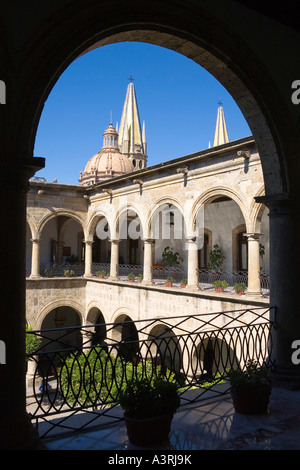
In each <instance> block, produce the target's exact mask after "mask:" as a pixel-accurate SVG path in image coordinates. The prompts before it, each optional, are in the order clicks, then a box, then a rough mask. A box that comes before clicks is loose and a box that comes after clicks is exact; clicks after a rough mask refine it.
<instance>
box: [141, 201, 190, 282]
mask: <svg viewBox="0 0 300 470" xmlns="http://www.w3.org/2000/svg"><path fill="white" fill-rule="evenodd" d="M149 225H150V226H149V232H150V237H151V239H153V240H154V244H153V256H152V259H153V277H155V278H158V279H159V278H163V279H166V278H167V279H168V278H170V279H171V278H172V279H173V280H174V281H175V282H176V281H180V280H181V279H182V278H186V277H187V261H188V257H187V250H186V236H187V231H186V223H185V217H184V214H183V211H182V208H181V207H180V206H179V205H178V204H175V203H173V202H170V201H165V202H164V201H160V202H158V203H157V204H156V207H155V208H154V210H153V211H152V213H151V217H150V222H149Z"/></svg>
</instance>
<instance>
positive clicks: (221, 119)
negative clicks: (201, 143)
mask: <svg viewBox="0 0 300 470" xmlns="http://www.w3.org/2000/svg"><path fill="white" fill-rule="evenodd" d="M218 104H219V108H218V114H217V123H216V130H215V137H214V144H213V146H214V147H216V146H217V145H222V144H226V143H227V142H229V138H228V133H227V128H226V122H225V116H224V110H223V107H222V102H221V101H219V103H218Z"/></svg>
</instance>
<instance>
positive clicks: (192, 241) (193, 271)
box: [186, 237, 199, 291]
mask: <svg viewBox="0 0 300 470" xmlns="http://www.w3.org/2000/svg"><path fill="white" fill-rule="evenodd" d="M187 243H188V283H187V286H186V289H189V290H193V291H198V290H199V286H198V283H199V275H198V244H197V241H196V237H189V238H187Z"/></svg>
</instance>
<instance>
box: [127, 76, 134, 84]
mask: <svg viewBox="0 0 300 470" xmlns="http://www.w3.org/2000/svg"><path fill="white" fill-rule="evenodd" d="M128 80H129V81H130V83H132V82H133V81H134V78H133V76H132V75H130V77H129V78H128Z"/></svg>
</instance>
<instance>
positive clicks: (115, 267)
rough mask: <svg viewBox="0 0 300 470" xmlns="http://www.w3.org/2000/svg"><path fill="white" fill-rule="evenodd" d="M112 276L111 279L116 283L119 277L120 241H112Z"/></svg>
mask: <svg viewBox="0 0 300 470" xmlns="http://www.w3.org/2000/svg"><path fill="white" fill-rule="evenodd" d="M110 246H111V248H110V276H109V279H111V280H113V281H116V280H117V279H118V275H119V240H117V239H115V240H110Z"/></svg>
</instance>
